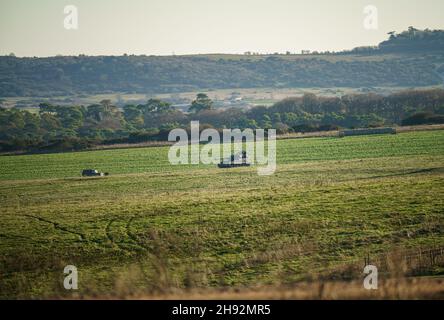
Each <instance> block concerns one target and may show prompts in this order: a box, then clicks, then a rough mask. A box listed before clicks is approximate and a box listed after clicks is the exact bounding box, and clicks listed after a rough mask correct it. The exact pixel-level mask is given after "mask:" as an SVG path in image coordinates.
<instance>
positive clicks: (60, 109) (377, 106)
mask: <svg viewBox="0 0 444 320" xmlns="http://www.w3.org/2000/svg"><path fill="white" fill-rule="evenodd" d="M192 120H199V121H200V123H201V128H207V127H214V128H217V129H223V128H240V129H244V128H251V129H257V128H264V129H269V128H275V129H277V132H278V133H281V134H282V133H287V132H294V131H299V132H307V131H316V130H330V129H336V128H339V127H343V128H355V127H378V126H386V125H402V124H406V125H412V124H423V123H443V122H444V90H443V89H434V90H409V91H403V92H399V93H396V94H392V95H389V96H381V95H377V94H372V93H368V94H354V95H345V96H342V97H321V96H316V95H314V94H305V95H303V96H302V97H294V98H287V99H284V100H282V101H280V102H277V103H276V104H274V105H273V106H271V107H265V106H257V107H254V108H251V109H247V110H243V109H239V108H229V109H215V108H214V107H213V103H212V101H211V99H209V98H208V96H207V95H206V94H203V93H201V94H198V95H197V97H196V99H195V100H194V101H193V102H192V103H191V106H190V107H189V110H188V112H182V111H180V110H177V109H175V108H174V107H172V106H171V104H169V103H167V102H165V101H162V100H159V99H150V100H148V101H147V102H146V103H145V104H139V105H126V106H124V107H123V108H119V107H116V106H115V105H113V104H112V102H111V101H110V100H103V101H101V102H100V103H99V104H93V105H89V106H71V107H69V106H55V105H51V104H48V103H43V104H40V106H39V108H38V112H30V111H27V110H21V109H18V108H12V109H5V108H0V148H1V149H2V150H3V151H5V150H17V149H51V148H52V149H55V150H70V149H83V148H86V147H89V146H91V145H93V144H99V143H116V142H128V143H131V142H141V141H149V140H166V139H167V137H168V132H169V130H171V129H173V128H187V127H188V126H189V124H190V121H192Z"/></svg>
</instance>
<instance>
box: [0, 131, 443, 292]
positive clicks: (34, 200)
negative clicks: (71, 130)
mask: <svg viewBox="0 0 444 320" xmlns="http://www.w3.org/2000/svg"><path fill="white" fill-rule="evenodd" d="M167 154H168V147H151V148H134V149H117V150H100V151H88V152H76V153H60V154H40V155H20V156H2V157H0V202H1V211H0V212H1V213H0V214H1V216H0V297H2V298H49V297H64V298H70V297H94V296H97V297H130V296H148V297H157V296H161V295H165V294H171V293H177V292H179V293H180V292H186V290H201V289H202V290H224V289H225V288H254V287H257V286H263V287H267V286H273V287H274V288H275V287H276V286H291V285H294V284H297V283H302V282H304V283H312V282H313V281H320V280H323V279H325V280H326V281H327V280H328V281H335V280H338V281H339V280H340V281H362V280H359V279H362V268H363V265H364V259H367V261H368V259H369V260H370V261H371V262H372V263H374V264H375V265H377V266H378V268H379V273H380V277H381V279H393V278H394V277H403V278H408V279H410V278H411V277H414V278H415V279H416V278H427V279H432V278H433V279H435V278H436V279H441V280H442V276H443V275H444V261H443V260H444V259H443V255H442V249H443V248H444V130H437V131H418V132H408V133H401V134H397V135H373V136H355V137H345V138H335V137H329V138H307V139H288V140H278V141H277V164H278V165H277V170H276V172H275V173H274V174H273V175H271V176H258V175H257V171H256V168H255V167H254V166H252V167H247V168H234V169H218V168H217V167H216V166H215V165H177V166H172V165H171V164H170V163H169V162H168V158H167ZM86 168H94V169H98V170H100V171H104V172H109V173H110V175H109V176H107V177H97V178H81V177H80V173H81V170H82V169H86ZM66 265H75V266H76V267H77V269H78V271H79V289H78V290H76V291H67V290H65V289H64V288H63V278H64V274H63V268H64V267H65V266H66ZM310 281H311V282H310ZM387 281H388V280H387ZM356 288H358V289H356ZM341 290H346V289H344V288H342V289H341ZM354 290H358V291H359V290H363V291H365V290H364V289H361V288H360V287H359V286H358V287H356V286H355V287H354ZM440 294H441V295H442V294H443V293H442V290H441V293H440Z"/></svg>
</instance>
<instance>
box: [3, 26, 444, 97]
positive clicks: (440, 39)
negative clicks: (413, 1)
mask: <svg viewBox="0 0 444 320" xmlns="http://www.w3.org/2000/svg"><path fill="white" fill-rule="evenodd" d="M386 53H391V54H389V55H388V54H386ZM375 55H380V58H375ZM443 63H444V31H443V30H427V29H426V30H417V29H414V28H410V29H409V30H407V31H404V32H401V33H399V34H396V33H394V32H392V33H390V36H389V39H388V40H387V41H384V42H382V43H381V44H380V45H379V46H375V47H361V48H356V49H355V50H351V51H350V52H343V53H335V54H323V55H319V54H307V55H291V54H289V55H279V54H272V55H240V56H236V55H195V56H144V55H138V56H136V55H124V56H85V55H79V56H56V57H48V58H37V57H26V58H18V57H14V56H1V57H0V97H25V96H27V97H42V96H45V97H51V96H70V95H78V94H98V93H110V92H121V93H129V94H131V93H139V94H150V93H176V92H192V91H207V90H208V89H228V88H229V89H233V88H265V87H267V88H269V87H274V88H308V87H324V88H326V87H353V88H357V87H384V86H403V87H420V86H430V85H438V84H442V76H443V75H444V65H443Z"/></svg>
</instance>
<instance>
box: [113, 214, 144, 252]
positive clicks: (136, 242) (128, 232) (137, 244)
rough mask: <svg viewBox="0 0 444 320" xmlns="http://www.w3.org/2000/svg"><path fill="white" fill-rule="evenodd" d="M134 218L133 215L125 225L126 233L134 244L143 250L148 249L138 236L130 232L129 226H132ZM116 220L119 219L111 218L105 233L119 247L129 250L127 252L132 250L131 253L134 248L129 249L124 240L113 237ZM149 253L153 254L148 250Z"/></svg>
mask: <svg viewBox="0 0 444 320" xmlns="http://www.w3.org/2000/svg"><path fill="white" fill-rule="evenodd" d="M134 218H135V216H133V217H131V218H130V219H129V220H128V222H127V223H126V225H125V233H126V236H127V237H128V238H129V239H130V240H131V241H132V244H133V245H135V246H137V247H139V248H140V249H142V250H145V251H148V250H147V248H146V247H144V246H142V245H140V243H139V242H138V239H137V237H135V236H134V235H133V234H132V233H131V232H130V229H129V228H130V225H131V223H132V221H133V220H134ZM116 221H118V219H116V218H114V219H111V220H110V221H109V222H108V223H107V225H106V227H105V235H106V238H107V239H108V240H109V241H110V242H111V243H112V244H114V245H116V246H117V247H118V248H119V249H121V250H124V251H127V252H131V253H133V252H134V250H131V249H128V248H127V247H126V246H125V245H123V244H122V243H123V242H122V241H115V240H114V237H113V236H112V234H111V228H112V225H113V223H114V222H116ZM148 253H149V254H151V253H150V252H148Z"/></svg>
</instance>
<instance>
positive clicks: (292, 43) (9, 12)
mask: <svg viewBox="0 0 444 320" xmlns="http://www.w3.org/2000/svg"><path fill="white" fill-rule="evenodd" d="M70 4H72V5H75V6H76V7H77V8H78V29H77V30H66V29H65V28H64V23H63V22H64V19H65V14H64V12H63V9H64V7H65V5H70ZM367 5H374V6H375V7H376V8H377V9H378V18H379V19H378V29H377V30H366V29H365V28H364V26H363V21H364V18H365V14H364V12H363V10H364V7H365V6H367ZM443 13H444V0H420V1H418V0H413V1H412V0H368V1H363V0H335V1H333V0H303V1H302V0H301V1H299V0H145V1H143V0H69V1H66V0H38V1H33V0H0V55H4V54H9V53H11V52H13V53H15V54H16V55H17V56H51V55H57V54H63V55H77V54H80V53H83V54H88V55H120V54H123V53H128V54H147V55H150V54H155V55H170V54H173V53H175V54H189V53H243V52H245V51H257V52H261V53H267V52H285V51H287V50H289V51H291V52H300V50H302V49H308V50H322V51H324V50H335V51H336V50H342V49H351V48H353V47H356V46H361V45H376V44H377V43H378V42H380V41H382V40H384V39H385V38H386V37H387V36H386V33H387V32H389V31H392V30H395V31H397V32H399V31H402V30H405V29H407V27H408V26H411V25H412V26H414V27H416V28H420V29H423V28H427V27H428V28H431V29H444V15H443Z"/></svg>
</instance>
